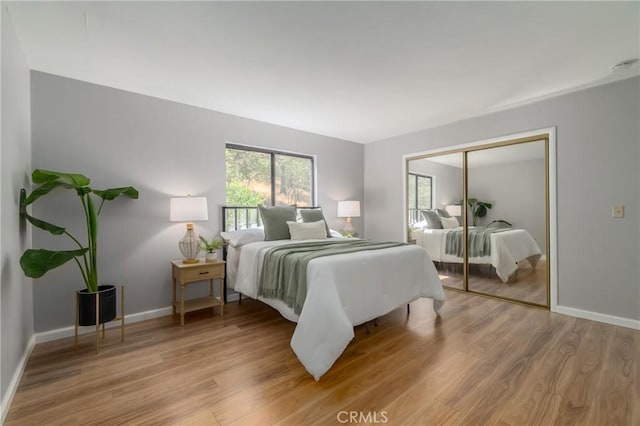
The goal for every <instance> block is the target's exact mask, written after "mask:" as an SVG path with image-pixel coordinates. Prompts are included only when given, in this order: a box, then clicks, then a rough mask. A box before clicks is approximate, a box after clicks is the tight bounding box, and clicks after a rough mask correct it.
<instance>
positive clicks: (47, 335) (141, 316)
mask: <svg viewBox="0 0 640 426" xmlns="http://www.w3.org/2000/svg"><path fill="white" fill-rule="evenodd" d="M236 300H238V293H231V294H228V295H227V302H234V301H236ZM172 313H173V309H172V308H171V306H167V307H164V308H158V309H152V310H150V311H144V312H138V313H135V314H129V315H126V316H125V319H124V323H125V325H126V324H131V323H134V322H139V321H144V320H148V319H152V318H158V317H164V316H167V315H171V314H172ZM106 327H107V328H112V327H120V322H118V321H112V322H109V323H107V324H106ZM95 330H96V328H95V326H88V327H80V328H79V329H78V334H86V333H94V332H95ZM73 333H74V327H73V326H69V327H63V328H58V329H55V330H48V331H43V332H40V333H36V335H35V336H36V343H43V342H50V341H52V340H58V339H64V338H65V337H71V336H73Z"/></svg>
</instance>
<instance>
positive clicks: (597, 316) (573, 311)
mask: <svg viewBox="0 0 640 426" xmlns="http://www.w3.org/2000/svg"><path fill="white" fill-rule="evenodd" d="M556 312H557V313H559V314H563V315H570V316H572V317H578V318H584V319H588V320H591V321H598V322H604V323H606V324H612V325H619V326H620V327H627V328H633V329H635V330H640V320H634V319H631V318H623V317H616V316H613V315H607V314H601V313H598V312H591V311H585V310H582V309H577V308H571V307H569V306H560V305H558V306H557V309H556Z"/></svg>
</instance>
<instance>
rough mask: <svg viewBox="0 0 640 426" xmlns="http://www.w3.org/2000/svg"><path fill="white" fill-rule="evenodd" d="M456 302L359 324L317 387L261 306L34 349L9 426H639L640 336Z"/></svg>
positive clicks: (516, 308) (540, 313) (425, 304)
mask: <svg viewBox="0 0 640 426" xmlns="http://www.w3.org/2000/svg"><path fill="white" fill-rule="evenodd" d="M447 297H448V300H447V303H446V304H445V306H444V307H443V309H442V316H441V317H440V318H436V317H435V315H434V313H433V310H432V308H431V306H432V302H431V300H429V299H422V300H419V301H416V302H414V303H412V305H411V314H410V316H409V317H407V315H406V310H405V309H404V308H401V309H398V310H395V311H393V312H391V313H390V314H388V315H386V316H384V317H382V318H380V319H379V321H378V324H379V325H378V327H375V328H373V327H372V329H371V334H369V335H367V334H366V332H365V329H364V327H362V326H360V327H357V328H356V338H355V339H354V340H353V341H352V342H351V343H350V344H349V346H348V347H347V349H346V351H345V353H344V354H343V355H342V356H341V357H340V359H338V361H337V362H336V364H335V365H334V366H333V367H332V368H331V370H329V372H328V373H327V374H326V375H325V376H323V377H322V378H321V379H320V381H319V382H315V381H314V380H313V379H312V378H311V376H310V375H309V374H307V373H306V371H305V370H304V368H303V367H302V366H301V364H300V363H299V362H298V360H297V358H296V357H295V355H294V353H293V352H292V350H291V349H290V347H289V340H290V337H291V334H292V331H293V328H294V325H293V324H292V323H290V322H287V321H286V320H284V319H282V318H281V317H280V315H279V314H278V313H276V312H275V311H273V310H272V309H271V308H268V307H266V306H265V305H263V304H261V303H259V302H255V301H244V302H243V303H242V305H238V304H237V303H233V304H230V305H228V306H227V309H225V317H224V318H220V317H219V316H217V315H215V316H213V315H212V314H211V312H210V311H203V312H196V313H192V314H188V315H187V317H186V324H185V326H184V327H183V328H181V327H180V326H179V320H178V319H177V318H172V317H164V318H158V319H154V320H149V321H145V322H139V323H135V324H132V325H130V326H128V327H127V336H126V342H125V343H124V344H120V343H119V332H118V330H117V329H112V330H108V331H107V337H106V340H105V343H104V347H103V350H102V351H101V353H100V354H99V355H96V354H95V353H94V351H93V346H92V343H93V341H92V338H91V335H85V336H83V337H82V339H81V341H80V344H81V348H80V350H79V351H78V352H77V353H74V351H73V349H72V345H73V341H72V339H71V338H69V339H63V340H59V341H55V342H49V343H43V344H38V345H37V346H36V347H35V349H34V351H33V354H32V356H31V359H30V360H29V363H28V365H27V368H26V371H25V373H24V376H23V378H22V381H21V383H20V387H19V389H18V391H17V393H16V395H15V398H14V400H13V404H12V406H11V408H10V411H9V413H8V416H7V421H6V425H8V426H9V425H11V426H13V425H45V424H46V425H57V424H60V425H62V424H64V425H94V424H96V425H116V424H133V425H138V424H147V425H217V424H220V425H236V424H238V425H262V424H276V423H277V424H284V425H310V424H340V423H339V420H345V419H348V416H349V412H354V413H355V415H356V416H364V419H365V420H366V419H368V420H369V423H374V420H377V422H378V423H382V420H386V424H389V425H405V424H425V425H440V424H442V425H445V424H446V425H501V426H506V425H514V426H515V425H518V426H521V425H552V424H567V425H640V411H639V409H640V365H639V364H638V363H639V352H640V332H639V331H636V330H631V329H627V328H622V327H616V326H611V325H606V324H601V323H596V322H591V321H587V320H582V319H577V318H573V317H569V316H563V315H559V314H553V313H550V312H548V311H544V310H542V309H537V308H530V307H525V306H520V305H516V304H512V303H508V302H501V301H497V300H493V299H488V298H484V297H480V296H474V295H469V294H462V293H459V292H454V291H447ZM343 411H346V412H347V413H346V414H345V413H342V414H341V412H343ZM338 416H340V417H338ZM345 416H346V417H345ZM367 416H368V417H367ZM358 419H362V417H358ZM361 423H364V422H361Z"/></svg>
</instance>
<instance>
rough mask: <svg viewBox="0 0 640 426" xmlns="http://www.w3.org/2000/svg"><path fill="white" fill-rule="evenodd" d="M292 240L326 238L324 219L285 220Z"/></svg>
mask: <svg viewBox="0 0 640 426" xmlns="http://www.w3.org/2000/svg"><path fill="white" fill-rule="evenodd" d="M287 226H289V233H290V234H291V239H292V240H317V239H326V238H327V229H326V224H325V223H324V220H319V221H317V222H306V223H298V222H291V221H289V222H287Z"/></svg>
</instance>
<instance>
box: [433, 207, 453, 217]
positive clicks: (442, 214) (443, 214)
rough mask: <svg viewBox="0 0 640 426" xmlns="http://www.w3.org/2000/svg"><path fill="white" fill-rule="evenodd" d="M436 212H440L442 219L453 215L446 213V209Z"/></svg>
mask: <svg viewBox="0 0 640 426" xmlns="http://www.w3.org/2000/svg"><path fill="white" fill-rule="evenodd" d="M436 211H437V212H438V214H439V215H440V216H442V217H451V215H450V214H449V212H448V211H446V210H445V209H436Z"/></svg>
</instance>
